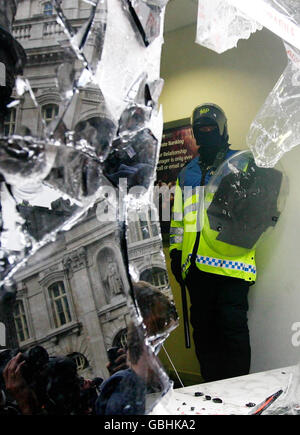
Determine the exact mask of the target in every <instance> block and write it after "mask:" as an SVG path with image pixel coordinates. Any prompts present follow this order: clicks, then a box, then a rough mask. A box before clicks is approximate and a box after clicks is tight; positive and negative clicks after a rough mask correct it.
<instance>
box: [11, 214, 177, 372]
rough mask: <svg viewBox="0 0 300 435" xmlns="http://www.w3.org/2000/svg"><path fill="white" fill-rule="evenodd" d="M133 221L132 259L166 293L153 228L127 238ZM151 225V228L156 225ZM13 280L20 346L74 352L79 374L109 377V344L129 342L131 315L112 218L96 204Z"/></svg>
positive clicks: (146, 279)
mask: <svg viewBox="0 0 300 435" xmlns="http://www.w3.org/2000/svg"><path fill="white" fill-rule="evenodd" d="M39 209H40V207H37V210H39ZM46 210H48V213H49V214H50V215H51V212H52V211H51V210H49V209H45V211H44V213H45V212H46ZM138 222H139V224H138V225H140V222H141V221H140V220H138ZM135 223H136V222H131V223H130V225H129V232H128V235H129V236H128V237H129V238H128V252H129V261H130V263H131V265H132V266H133V267H134V268H135V270H137V271H139V274H140V275H139V279H141V280H145V281H148V282H150V283H152V284H154V285H155V286H157V287H158V288H160V289H162V291H164V292H166V293H167V294H168V295H169V291H170V290H169V287H168V281H167V274H166V270H165V266H164V262H163V261H162V254H161V239H160V236H159V235H158V228H157V230H156V233H157V236H155V237H149V238H147V239H143V237H142V236H141V238H140V240H137V239H136V238H135V239H134V241H131V238H130V237H131V236H130V235H131V234H132V231H135V229H136V226H135ZM149 225H150V226H152V228H153V225H154V223H153V222H152V223H150V222H149ZM155 225H157V223H155ZM15 279H16V281H17V283H18V293H17V304H16V306H15V312H14V319H15V325H16V330H17V336H18V339H19V344H20V346H21V347H22V348H24V349H26V348H27V347H31V346H34V345H42V346H44V347H45V348H46V349H47V350H48V352H49V354H53V355H54V354H64V355H70V354H72V355H77V357H76V358H75V356H74V358H75V359H76V364H77V366H78V367H79V369H80V371H81V372H82V374H84V375H88V376H101V377H106V376H107V375H108V372H107V371H106V368H105V366H106V363H107V356H106V349H108V348H109V347H111V346H120V345H124V344H125V343H126V334H127V330H126V328H127V324H128V322H129V321H130V314H129V308H128V305H127V295H128V289H129V287H128V280H127V274H126V270H125V267H124V263H123V258H122V256H121V253H120V247H119V240H118V226H117V224H116V223H115V222H99V221H98V220H97V217H96V211H95V207H94V208H93V210H91V211H90V212H89V214H88V216H87V217H85V218H84V220H82V221H81V222H80V223H78V224H77V225H75V226H74V227H73V228H72V229H71V230H69V231H68V232H66V233H62V234H60V235H59V237H58V238H57V240H56V241H54V242H52V243H51V244H49V245H47V246H45V247H44V248H42V249H41V250H40V251H39V252H38V254H36V255H35V256H33V257H32V258H31V259H30V260H29V261H28V263H27V265H26V268H24V269H21V270H20V271H19V272H18V273H17V274H16V275H15ZM83 360H84V361H85V362H84V363H83ZM80 361H81V362H80Z"/></svg>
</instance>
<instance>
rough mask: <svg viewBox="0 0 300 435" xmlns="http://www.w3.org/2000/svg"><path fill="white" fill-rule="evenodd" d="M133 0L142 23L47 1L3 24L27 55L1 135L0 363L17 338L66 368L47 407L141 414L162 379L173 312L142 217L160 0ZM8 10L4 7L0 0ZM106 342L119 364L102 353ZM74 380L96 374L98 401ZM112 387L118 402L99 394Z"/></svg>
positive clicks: (150, 157) (111, 4)
mask: <svg viewBox="0 0 300 435" xmlns="http://www.w3.org/2000/svg"><path fill="white" fill-rule="evenodd" d="M26 2H27V3H28V4H29V3H30V2H31V1H30V0H26ZM130 3H131V5H130V7H131V8H132V9H131V12H132V10H134V11H135V14H136V16H137V17H138V20H139V24H138V23H137V21H135V22H133V21H132V19H134V17H133V15H132V14H131V12H130V11H128V10H127V11H125V10H124V8H123V5H122V3H121V2H120V1H118V0H109V1H107V0H93V1H89V0H88V1H84V2H79V1H75V2H72V4H71V3H70V2H66V1H60V0H53V1H52V2H46V3H43V4H41V5H38V6H37V7H38V11H37V15H36V17H35V18H34V19H33V17H31V16H28V15H27V14H28V10H30V8H27V9H25V8H23V9H22V10H21V12H20V14H19V15H18V17H19V18H18V22H15V24H14V33H15V34H16V35H19V36H18V37H19V38H20V39H22V43H23V44H24V49H25V51H26V50H27V52H28V53H29V56H28V57H29V59H28V62H27V65H26V67H25V68H24V71H23V73H22V74H19V75H18V76H17V78H16V82H15V87H14V91H13V95H12V98H11V100H10V102H9V108H10V110H11V111H10V113H9V114H8V115H7V117H6V121H5V134H3V135H2V136H1V137H0V141H1V153H0V171H1V174H2V177H3V178H2V186H1V187H2V190H1V206H2V225H1V229H2V233H1V251H0V254H1V262H0V266H1V269H0V272H1V284H2V286H1V290H0V301H1V305H0V308H1V310H0V321H1V322H2V321H3V322H4V324H5V326H6V343H5V345H6V346H7V347H9V348H10V349H8V352H6V353H5V354H3V358H7V359H6V362H8V361H9V360H11V358H13V357H15V353H14V350H15V349H16V348H18V347H20V348H21V351H22V352H25V350H26V351H28V352H29V353H30V355H33V356H32V361H33V366H34V364H35V362H36V361H37V360H35V356H34V355H36V356H37V355H39V357H41V358H40V359H39V358H38V361H40V364H41V366H42V367H43V368H44V369H46V372H47V376H49V378H48V380H49V382H50V381H51V382H52V381H53V382H54V381H59V385H62V387H63V385H64V383H63V382H62V381H61V377H60V376H61V372H60V371H59V365H60V363H62V364H66V365H68V367H69V370H70V371H69V372H68V373H69V375H70V379H72V382H71V384H72V389H71V390H62V391H59V392H58V391H54V390H51V389H50V390H49V391H48V392H47V394H48V396H49V397H50V399H51V403H48V402H47V403H43V404H42V407H43V409H44V410H46V412H47V413H49V414H70V413H71V414H81V413H82V414H86V413H92V412H95V409H96V410H97V413H99V414H101V413H105V414H107V413H108V414H109V413H114V412H116V411H118V412H119V413H122V414H125V415H127V414H136V413H138V414H139V413H148V412H149V411H150V410H151V409H152V408H153V406H154V405H155V403H156V402H157V401H158V400H159V399H160V397H161V395H162V394H164V393H165V392H166V391H167V390H168V389H170V388H171V385H172V384H171V382H170V380H169V379H168V376H167V375H166V373H165V371H164V368H163V367H162V365H161V363H160V361H159V359H158V358H157V354H158V352H159V350H160V348H161V346H162V344H163V342H164V340H165V339H166V337H167V336H168V334H169V333H170V331H171V330H172V329H173V328H174V327H176V326H177V314H176V310H175V307H174V303H173V301H172V295H171V290H170V287H169V284H168V280H167V275H166V267H165V260H164V255H163V252H162V247H161V240H160V229H159V226H158V221H157V220H156V219H154V220H153V218H152V216H151V213H150V205H151V191H152V187H153V183H154V178H155V166H156V163H157V158H158V154H159V144H160V140H161V131H162V114H161V110H160V108H159V107H158V98H159V95H160V92H161V89H162V85H163V82H162V80H161V79H160V77H159V64H160V53H161V44H162V42H163V38H162V25H161V22H162V19H163V14H164V7H165V5H166V1H165V0H149V1H148V0H147V1H142V2H138V1H132V2H130ZM1 6H2V3H1ZM141 11H142V13H141ZM14 12H15V10H14V11H12V10H11V3H9V6H7V8H6V9H4V15H5V17H7V16H10V18H12V15H13V14H14ZM128 12H129V13H128ZM144 12H146V13H147V14H146V15H143V14H144ZM22 14H23V15H22ZM145 17H146V20H145V21H144V18H145ZM23 21H26V23H27V27H26V38H23V36H24V32H23V30H22V29H23V27H22V26H23ZM29 22H30V25H29ZM37 25H39V26H40V27H39V28H40V29H42V37H41V39H38V40H34V39H33V35H35V31H36V29H37V28H36V27H35V26H37ZM141 29H142V34H141V32H140V31H141ZM143 32H144V33H143ZM141 36H142V38H141ZM143 36H144V41H143ZM124 41H126V44H125V45H124ZM33 46H34V48H35V50H36V52H35V53H34V54H32V52H31V51H30V49H31V48H32V47H33ZM120 65H121V66H122V67H121V68H120ZM132 188H134V189H135V191H131V189H132ZM132 198H134V199H135V200H136V201H141V202H142V204H143V209H142V210H140V209H139V207H138V204H137V203H136V204H134V202H132ZM148 209H149V211H148ZM129 214H130V215H132V214H133V215H135V218H134V225H136V224H137V226H134V227H133V228H131V227H130V226H129V225H128V226H127V222H128V216H129ZM131 234H134V237H135V238H134V239H131ZM148 256H149V258H148ZM146 258H147V259H148V261H147V264H143V270H141V269H140V262H141V261H142V260H144V259H146ZM145 266H146V267H147V270H146V269H145ZM135 270H136V272H137V274H135V273H134V271H135ZM143 272H144V273H143ZM132 273H133V275H132ZM132 277H134V279H133V278H132ZM135 278H137V280H135ZM141 281H142V284H141ZM15 301H17V306H16V307H17V308H15ZM125 337H126V339H125ZM116 346H121V347H119V348H118V351H119V352H120V353H119V354H118V355H121V356H122V358H123V359H122V364H121V365H120V367H121V369H124V370H122V372H121V371H119V370H118V371H116V365H115V359H114V360H110V358H111V354H112V352H110V351H109V349H110V348H112V347H116ZM127 350H128V355H129V358H130V361H127V360H126V352H127ZM29 353H28V355H29ZM74 355H80V356H81V357H80V360H82V361H84V364H78V361H77V359H76V358H71V357H72V356H74ZM69 358H70V359H71V361H70V359H69ZM115 358H116V355H115ZM107 364H108V366H107ZM140 364H142V365H143V370H142V372H141V370H140ZM129 365H130V367H131V368H130V369H129ZM33 366H32V367H31V369H32V368H33ZM34 367H35V366H34ZM120 367H119V366H118V368H120ZM38 373H39V371H38V370H35V369H34V370H33V369H32V370H31V372H30V374H28V373H26V374H25V373H24V377H25V381H26V382H27V383H28V384H30V385H31V381H32V378H31V376H33V375H34V374H36V375H37V376H38ZM27 375H28V376H27ZM79 375H81V376H82V377H84V378H87V379H92V380H93V388H94V387H95V388H96V386H97V385H98V386H99V385H100V384H102V382H103V394H102V393H101V394H100V395H99V396H98V393H99V392H98V393H97V392H96V390H91V391H92V392H93V394H94V395H93V397H94V401H96V400H97V405H96V408H94V407H92V409H91V408H90V407H89V406H88V404H87V403H86V402H84V401H82V400H81V398H82V388H83V383H82V379H81V380H80V378H79V377H78V376H79ZM37 381H38V382H39V381H40V379H39V378H38V379H37ZM60 381H61V382H60ZM110 382H118V384H119V388H120V390H119V391H121V393H122V398H123V399H122V400H117V401H116V400H115V396H114V395H112V396H111V395H110V394H109V395H107V391H110ZM106 386H107V388H108V390H106ZM119 391H117V392H116V393H117V396H116V397H118V394H119ZM61 396H63V397H64V399H66V397H67V399H66V400H64V401H63V403H62V402H61V401H60V400H59V397H61ZM97 398H99V401H98V399H97Z"/></svg>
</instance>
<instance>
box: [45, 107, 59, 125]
mask: <svg viewBox="0 0 300 435" xmlns="http://www.w3.org/2000/svg"><path fill="white" fill-rule="evenodd" d="M57 115H58V105H57V104H47V105H46V106H44V107H43V108H42V117H43V120H44V121H45V123H46V125H49V124H50V123H51V122H52V121H53V120H54V119H55V117H56V116H57Z"/></svg>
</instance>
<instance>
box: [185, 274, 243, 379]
mask: <svg viewBox="0 0 300 435" xmlns="http://www.w3.org/2000/svg"><path fill="white" fill-rule="evenodd" d="M186 286H187V288H188V290H189V294H190V300H191V309H190V315H191V317H190V321H191V325H192V327H193V339H194V343H195V349H196V355H197V358H198V361H199V363H200V369H201V375H202V377H203V379H204V380H205V382H212V381H216V380H220V379H226V378H231V377H235V376H242V375H246V374H248V373H249V370H250V358H251V350H250V339H249V329H248V319H247V311H248V291H249V284H248V283H247V282H246V281H244V280H241V279H238V278H230V277H223V276H221V275H215V274H210V273H206V272H202V271H200V270H199V269H198V268H197V267H196V266H191V267H190V270H189V272H188V275H187V278H186Z"/></svg>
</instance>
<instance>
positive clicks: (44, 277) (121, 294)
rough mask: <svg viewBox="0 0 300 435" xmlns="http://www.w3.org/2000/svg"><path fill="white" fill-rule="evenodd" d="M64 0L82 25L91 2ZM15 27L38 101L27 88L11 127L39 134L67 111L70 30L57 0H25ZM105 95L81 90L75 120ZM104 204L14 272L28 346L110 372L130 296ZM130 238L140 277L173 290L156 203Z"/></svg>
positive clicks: (88, 114)
mask: <svg viewBox="0 0 300 435" xmlns="http://www.w3.org/2000/svg"><path fill="white" fill-rule="evenodd" d="M63 4H64V7H65V10H66V14H67V16H68V17H69V19H70V21H71V23H72V25H73V26H74V27H79V26H80V25H81V24H82V23H83V22H84V19H85V18H86V17H87V15H88V10H89V8H90V6H89V5H88V3H87V2H84V1H82V0H65V1H64V2H63ZM13 34H14V36H15V37H16V39H17V40H18V41H19V42H20V43H21V44H22V45H23V47H24V49H25V50H26V54H27V59H28V60H27V66H26V69H25V71H24V75H25V76H26V77H27V78H28V79H29V80H30V83H31V85H32V89H33V91H34V93H35V96H36V100H37V102H38V105H39V107H38V108H37V107H36V106H34V105H33V104H32V100H31V99H30V98H29V96H28V95H27V94H25V96H24V97H23V98H22V99H21V102H20V104H19V105H18V106H16V107H15V108H13V109H12V110H11V112H10V115H9V117H8V118H7V120H6V131H7V133H9V134H12V133H18V132H19V131H21V129H24V128H25V129H28V130H29V131H30V132H32V134H39V132H40V131H41V128H42V119H44V121H45V122H46V123H49V122H51V121H52V120H53V118H54V117H55V116H57V115H58V114H59V113H60V111H61V107H60V102H61V99H60V95H59V93H58V90H57V86H56V81H55V80H56V70H57V67H58V66H59V65H60V63H61V62H62V59H63V56H64V51H63V48H62V45H60V44H59V41H62V40H63V38H64V34H63V33H62V29H61V27H60V26H59V25H58V24H57V22H56V17H55V15H54V10H53V7H52V4H51V2H49V1H45V0H20V2H19V7H18V11H17V16H16V20H15V23H14V27H13ZM91 50H92V47H91ZM98 98H99V96H98V95H96V94H95V92H94V90H93V89H86V90H85V91H83V92H82V93H80V96H79V99H78V101H77V107H76V110H74V119H73V120H72V127H73V128H75V127H76V125H77V124H78V123H80V122H81V121H83V120H88V119H90V118H92V117H93V116H95V114H96V110H97V109H96V107H99V105H98V103H99V101H98ZM26 131H27V130H26ZM97 207H98V205H96V206H95V207H94V208H93V209H91V210H90V211H89V213H88V215H87V216H86V217H85V218H84V219H83V220H82V221H81V222H79V223H77V224H76V225H75V226H73V227H72V228H71V229H70V230H69V231H67V232H62V233H60V234H59V236H58V237H57V239H56V240H55V241H53V242H52V243H50V244H48V245H46V246H45V247H43V248H42V249H41V250H39V251H38V253H37V254H35V255H34V256H32V257H31V258H30V259H29V260H28V261H27V264H26V267H24V268H22V269H20V270H19V271H18V273H17V274H16V275H15V279H16V281H17V285H18V292H17V303H16V307H15V311H14V319H15V325H16V329H17V334H18V340H19V345H20V346H21V348H22V349H26V348H28V347H32V346H35V345H42V346H44V347H45V348H46V349H47V350H48V351H49V353H50V354H51V355H57V354H63V355H71V356H73V357H74V358H75V360H76V362H77V365H78V369H79V371H80V373H81V374H82V375H83V376H87V377H93V376H100V377H103V378H106V377H107V376H108V372H107V370H106V367H105V366H106V363H107V354H106V350H107V349H108V348H109V347H111V346H114V345H119V344H120V343H122V342H123V341H124V340H126V327H127V325H128V322H129V320H130V309H129V305H128V300H130V298H129V299H128V293H129V285H128V277H127V271H126V268H125V265H124V259H123V257H122V251H121V247H120V241H119V239H118V237H119V232H118V227H117V223H116V222H113V221H111V222H109V221H108V222H104V221H102V220H101V219H99V213H98V211H99V210H98V208H97ZM58 210H59V207H58V206H57V204H56V206H55V211H56V212H57V211H58ZM35 211H36V212H41V209H40V210H39V211H37V210H35ZM45 213H50V214H51V210H50V211H49V209H47V210H45ZM127 246H128V251H127V254H128V259H129V264H130V267H131V268H132V270H133V271H134V274H135V277H136V279H140V280H145V281H148V282H151V283H152V284H154V285H155V286H157V287H158V288H160V289H161V290H162V291H164V292H166V294H168V296H170V288H169V286H168V279H167V272H166V266H165V261H164V256H163V253H162V244H161V236H160V231H159V224H158V222H157V221H153V220H151V217H150V212H149V211H146V212H143V213H140V215H136V218H135V219H134V220H133V221H132V222H130V223H129V225H128V231H127Z"/></svg>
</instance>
